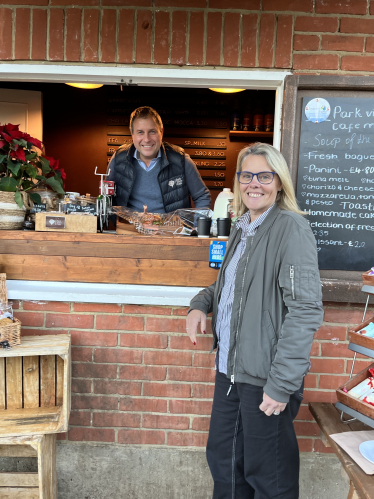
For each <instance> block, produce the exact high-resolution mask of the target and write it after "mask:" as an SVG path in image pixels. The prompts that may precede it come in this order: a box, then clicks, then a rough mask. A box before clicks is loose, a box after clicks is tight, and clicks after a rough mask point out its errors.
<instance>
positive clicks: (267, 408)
mask: <svg viewBox="0 0 374 499" xmlns="http://www.w3.org/2000/svg"><path fill="white" fill-rule="evenodd" d="M286 405H287V404H285V403H282V402H277V401H276V400H273V399H272V398H270V397H269V396H268V395H266V393H265V392H264V396H263V397H262V403H261V405H260V410H261V411H262V412H264V413H265V414H266V415H267V416H271V415H273V414H275V415H276V416H278V415H279V414H280V413H281V412H282V411H284V410H285V408H286Z"/></svg>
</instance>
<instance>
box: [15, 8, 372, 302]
mask: <svg viewBox="0 0 374 499" xmlns="http://www.w3.org/2000/svg"><path fill="white" fill-rule="evenodd" d="M372 5H374V4H372ZM365 50H366V52H374V36H370V37H369V36H368V37H367V38H366V47H365ZM13 308H14V307H13Z"/></svg>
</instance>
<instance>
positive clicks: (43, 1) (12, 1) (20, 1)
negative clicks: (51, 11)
mask: <svg viewBox="0 0 374 499" xmlns="http://www.w3.org/2000/svg"><path fill="white" fill-rule="evenodd" d="M4 3H5V2H4ZM6 3H7V5H25V4H26V2H25V0H7V2H6ZM27 4H28V5H48V0H30V1H28V2H27Z"/></svg>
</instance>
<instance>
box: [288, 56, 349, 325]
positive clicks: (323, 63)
mask: <svg viewBox="0 0 374 499" xmlns="http://www.w3.org/2000/svg"><path fill="white" fill-rule="evenodd" d="M293 67H294V69H338V67H339V56H338V55H334V54H316V55H314V54H313V55H308V54H295V55H294V56H293ZM339 322H343V321H339Z"/></svg>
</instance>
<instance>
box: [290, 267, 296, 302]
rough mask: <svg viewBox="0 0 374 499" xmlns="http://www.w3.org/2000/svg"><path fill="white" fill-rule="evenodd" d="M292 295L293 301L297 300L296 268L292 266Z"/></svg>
mask: <svg viewBox="0 0 374 499" xmlns="http://www.w3.org/2000/svg"><path fill="white" fill-rule="evenodd" d="M290 279H291V293H292V299H293V300H294V299H295V267H294V266H293V265H290Z"/></svg>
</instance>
